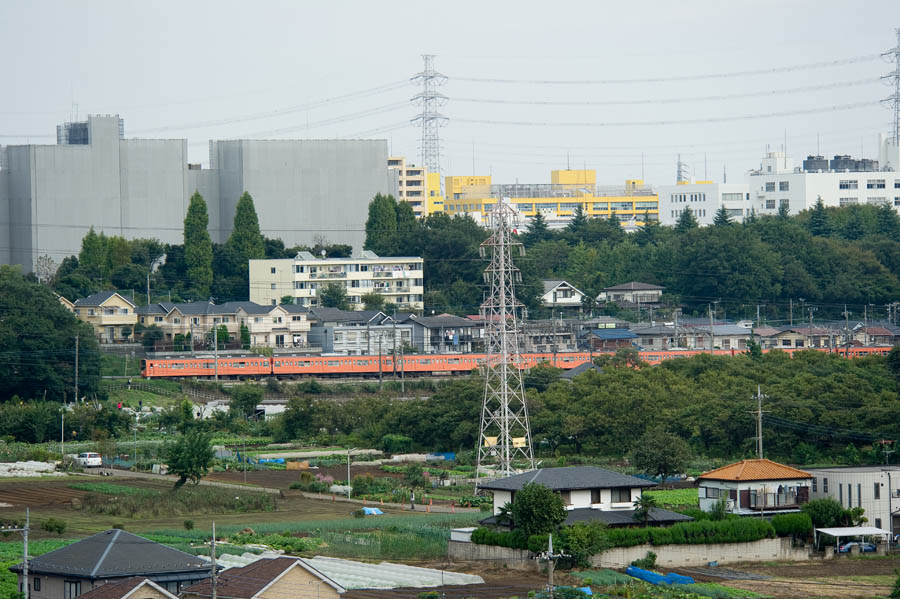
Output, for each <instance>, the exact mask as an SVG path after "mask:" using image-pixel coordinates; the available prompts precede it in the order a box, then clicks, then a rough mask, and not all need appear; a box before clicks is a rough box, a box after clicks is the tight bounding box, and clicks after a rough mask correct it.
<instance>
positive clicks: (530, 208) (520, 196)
mask: <svg viewBox="0 0 900 599" xmlns="http://www.w3.org/2000/svg"><path fill="white" fill-rule="evenodd" d="M445 181H446V183H445V185H444V187H445V189H446V190H447V197H446V200H445V202H444V211H445V212H447V213H448V214H451V215H456V214H459V215H463V214H467V215H469V216H471V217H472V218H474V219H475V221H476V222H479V223H482V224H487V213H488V212H489V211H490V210H491V208H492V207H493V206H494V204H496V202H497V200H498V199H502V201H504V202H508V203H509V204H510V205H511V206H513V207H514V208H515V209H516V210H517V211H518V212H519V214H520V215H522V216H523V217H529V216H533V215H535V214H537V213H538V212H541V214H543V215H544V218H545V220H546V222H547V226H548V227H549V228H551V229H561V228H563V227H565V226H566V225H567V224H568V223H569V221H571V220H572V217H573V216H574V214H575V211H576V210H577V208H578V206H579V205H580V206H581V208H582V210H583V211H584V214H585V215H586V216H588V217H599V218H609V217H610V216H611V215H612V214H615V215H616V216H617V217H618V218H619V220H620V221H622V223H623V225H627V224H632V225H641V224H643V221H644V215H645V214H646V216H647V218H648V219H649V220H656V219H657V218H658V217H659V201H658V196H657V194H656V192H655V191H653V189H651V188H650V187H648V186H645V185H644V182H643V181H641V180H637V179H629V180H627V181H625V185H623V186H621V187H619V186H602V185H597V173H596V171H593V170H555V171H551V173H550V183H549V184H547V183H538V184H520V183H513V184H506V185H492V184H491V181H490V177H447V178H446V179H445ZM526 224H527V223H525V222H523V223H522V225H526Z"/></svg>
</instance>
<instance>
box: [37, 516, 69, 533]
mask: <svg viewBox="0 0 900 599" xmlns="http://www.w3.org/2000/svg"><path fill="white" fill-rule="evenodd" d="M41 530H46V531H47V532H53V533H56V534H58V535H61V534H62V533H64V532H66V522H65V520H60V519H59V518H47V519H46V520H44V521H43V522H41Z"/></svg>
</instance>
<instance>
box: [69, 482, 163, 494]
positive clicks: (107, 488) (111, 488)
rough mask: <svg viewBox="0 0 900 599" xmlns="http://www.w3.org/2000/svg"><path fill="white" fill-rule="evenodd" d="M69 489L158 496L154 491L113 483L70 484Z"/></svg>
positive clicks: (157, 492)
mask: <svg viewBox="0 0 900 599" xmlns="http://www.w3.org/2000/svg"><path fill="white" fill-rule="evenodd" d="M69 488H70V489H76V490H78V491H87V492H89V493H100V494H101V495H119V496H128V495H153V496H155V495H159V493H160V492H159V491H156V490H154V489H141V488H138V487H129V486H127V485H117V484H115V483H72V484H70V485H69Z"/></svg>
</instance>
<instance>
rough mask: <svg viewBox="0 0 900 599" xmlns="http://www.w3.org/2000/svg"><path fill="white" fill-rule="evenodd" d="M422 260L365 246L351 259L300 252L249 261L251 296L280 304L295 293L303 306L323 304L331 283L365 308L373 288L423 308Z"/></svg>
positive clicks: (408, 307)
mask: <svg viewBox="0 0 900 599" xmlns="http://www.w3.org/2000/svg"><path fill="white" fill-rule="evenodd" d="M423 264H424V262H423V260H422V258H418V257H385V258H382V257H379V256H378V255H377V254H375V253H374V252H369V251H363V252H362V253H361V254H360V255H358V256H353V257H351V258H317V257H315V256H313V255H312V254H311V253H309V252H299V253H298V254H297V256H296V257H294V258H285V259H277V260H250V301H252V302H256V303H258V304H264V305H273V306H274V305H276V304H279V303H281V298H283V297H285V296H292V297H293V298H294V302H295V303H296V304H298V305H300V306H304V307H308V308H315V307H318V306H320V303H319V296H320V294H321V291H322V289H324V288H325V287H326V286H327V285H329V284H332V283H337V284H339V285H343V286H344V287H345V288H346V289H347V298H348V300H349V302H350V306H351V307H352V308H354V309H356V310H361V309H362V308H363V301H362V297H363V296H364V295H366V294H368V293H377V294H380V295H383V296H384V299H385V301H386V302H388V303H392V304H395V305H396V306H397V308H398V309H402V310H404V311H420V310H422V309H423V307H424V304H423V295H424V293H425V290H424V281H423V270H422V268H423Z"/></svg>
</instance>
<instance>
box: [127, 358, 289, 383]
mask: <svg viewBox="0 0 900 599" xmlns="http://www.w3.org/2000/svg"><path fill="white" fill-rule="evenodd" d="M216 366H217V365H216V357H215V356H214V355H211V354H204V355H197V356H188V355H185V354H171V355H163V354H160V355H154V356H152V357H150V356H148V357H147V358H144V359H143V360H141V376H143V377H146V378H185V377H190V378H213V377H214V376H216V375H218V376H220V377H226V378H237V379H240V378H255V377H259V376H269V375H270V374H271V373H272V367H271V358H269V357H267V356H258V355H254V354H240V355H222V356H219V358H218V368H217V367H216Z"/></svg>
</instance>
